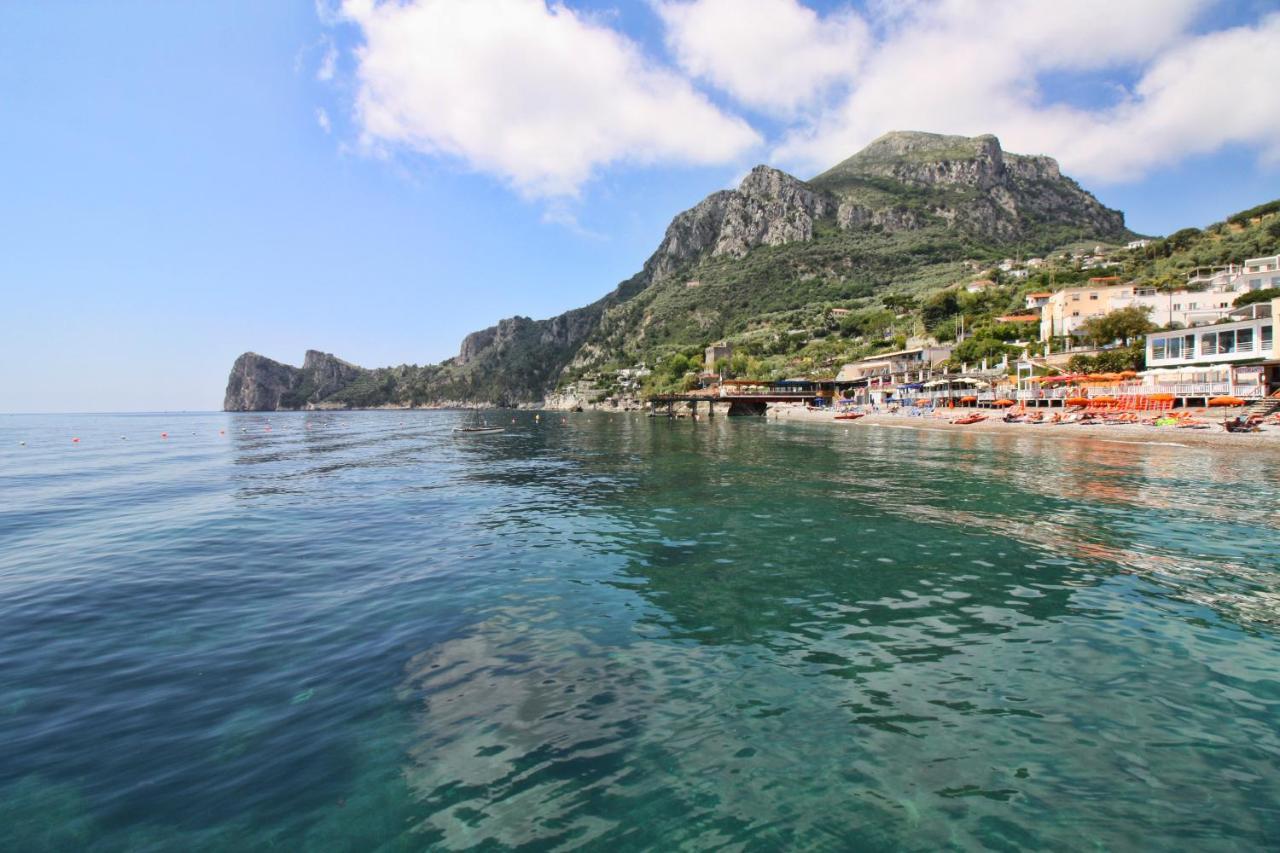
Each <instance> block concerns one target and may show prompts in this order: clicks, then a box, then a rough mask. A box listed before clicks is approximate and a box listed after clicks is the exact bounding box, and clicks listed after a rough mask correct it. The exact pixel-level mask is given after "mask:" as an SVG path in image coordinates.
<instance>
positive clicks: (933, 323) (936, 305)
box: [920, 290, 960, 331]
mask: <svg viewBox="0 0 1280 853" xmlns="http://www.w3.org/2000/svg"><path fill="white" fill-rule="evenodd" d="M959 313H960V304H959V302H957V301H956V294H955V291H954V290H943V291H940V292H938V293H934V294H932V295H931V296H930V297H929V298H928V299H926V300H925V301H924V304H923V305H922V306H920V319H921V320H923V321H924V327H925V328H926V329H928V330H929V331H933V330H934V329H935V328H937V327H938V326H940V325H942V323H943V322H944V321H946V320H947V319H948V318H950V317H954V316H955V315H956V314H959Z"/></svg>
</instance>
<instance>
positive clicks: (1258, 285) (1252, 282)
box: [1249, 278, 1262, 290]
mask: <svg viewBox="0 0 1280 853" xmlns="http://www.w3.org/2000/svg"><path fill="white" fill-rule="evenodd" d="M1249 289H1250V290H1261V289H1262V279H1260V278H1251V279H1249Z"/></svg>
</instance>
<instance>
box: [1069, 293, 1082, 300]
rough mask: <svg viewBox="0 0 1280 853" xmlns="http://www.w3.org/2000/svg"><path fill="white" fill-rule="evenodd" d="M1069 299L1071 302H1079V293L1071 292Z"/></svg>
mask: <svg viewBox="0 0 1280 853" xmlns="http://www.w3.org/2000/svg"><path fill="white" fill-rule="evenodd" d="M1071 301H1072V302H1079V301H1080V294H1078V293H1073V294H1071Z"/></svg>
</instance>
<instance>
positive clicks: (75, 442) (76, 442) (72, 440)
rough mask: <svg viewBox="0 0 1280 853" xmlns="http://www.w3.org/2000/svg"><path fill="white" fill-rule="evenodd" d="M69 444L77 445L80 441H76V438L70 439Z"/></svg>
mask: <svg viewBox="0 0 1280 853" xmlns="http://www.w3.org/2000/svg"><path fill="white" fill-rule="evenodd" d="M71 443H72V444H79V443H80V439H78V438H73V439H71Z"/></svg>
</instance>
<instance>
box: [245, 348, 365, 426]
mask: <svg viewBox="0 0 1280 853" xmlns="http://www.w3.org/2000/svg"><path fill="white" fill-rule="evenodd" d="M369 372H370V371H367V370H365V369H364V368H362V367H357V366H355V365H354V364H349V363H347V362H345V361H343V360H342V359H340V358H337V357H335V356H333V355H330V354H329V353H324V352H319V351H317V350H307V354H306V356H305V357H304V358H303V360H302V367H294V366H292V365H289V364H282V363H280V362H278V361H274V360H273V359H270V358H267V357H266V356H262V355H258V354H257V353H255V352H247V353H245V354H244V355H242V356H240V357H239V358H237V359H236V363H235V364H234V365H232V367H231V376H230V377H229V378H228V379H227V393H226V396H225V397H224V398H223V401H222V409H223V411H227V412H262V411H275V410H277V409H301V408H306V407H307V406H308V405H314V404H316V403H319V402H320V401H322V400H324V399H326V398H327V397H329V396H331V395H332V394H334V393H337V392H339V391H341V390H342V389H343V388H346V387H348V386H350V385H351V383H353V382H355V381H356V380H357V379H360V378H361V377H364V376H367V375H368V374H369Z"/></svg>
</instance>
